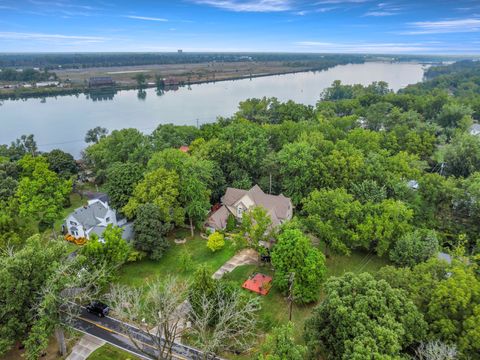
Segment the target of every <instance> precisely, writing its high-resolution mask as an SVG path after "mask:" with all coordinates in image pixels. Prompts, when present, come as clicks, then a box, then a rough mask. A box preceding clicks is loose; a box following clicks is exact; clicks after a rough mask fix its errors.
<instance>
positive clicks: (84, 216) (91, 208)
mask: <svg viewBox="0 0 480 360" xmlns="http://www.w3.org/2000/svg"><path fill="white" fill-rule="evenodd" d="M107 211H108V208H107V207H106V206H105V205H104V204H103V203H102V202H101V201H96V202H94V203H93V204H90V205H88V206H86V207H80V208H78V209H76V210H75V211H74V212H73V214H72V215H73V217H75V219H77V220H78V222H79V223H80V224H82V225H83V226H84V227H85V228H86V229H90V228H92V227H94V226H96V225H98V224H100V220H98V219H97V217H98V218H104V217H105V216H106V215H107Z"/></svg>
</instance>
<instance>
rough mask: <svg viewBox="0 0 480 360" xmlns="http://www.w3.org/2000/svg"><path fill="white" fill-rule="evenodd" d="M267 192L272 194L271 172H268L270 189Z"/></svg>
mask: <svg viewBox="0 0 480 360" xmlns="http://www.w3.org/2000/svg"><path fill="white" fill-rule="evenodd" d="M268 193H269V194H270V195H271V194H272V173H270V190H269V191H268Z"/></svg>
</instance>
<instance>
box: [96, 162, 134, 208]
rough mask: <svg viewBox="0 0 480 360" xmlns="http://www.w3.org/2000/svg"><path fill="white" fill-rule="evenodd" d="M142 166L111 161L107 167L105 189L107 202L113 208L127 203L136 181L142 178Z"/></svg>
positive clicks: (121, 206)
mask: <svg viewBox="0 0 480 360" xmlns="http://www.w3.org/2000/svg"><path fill="white" fill-rule="evenodd" d="M142 177H143V173H142V167H141V166H140V165H139V164H137V163H131V162H127V163H120V162H117V163H113V164H112V165H110V166H109V167H108V170H107V176H106V180H105V191H106V193H107V194H108V202H109V204H110V206H111V207H112V208H114V209H117V210H121V209H122V208H123V207H124V206H125V205H127V203H128V200H129V199H130V197H131V196H132V194H133V190H134V189H135V186H136V185H137V183H138V182H139V181H140V180H141V179H142Z"/></svg>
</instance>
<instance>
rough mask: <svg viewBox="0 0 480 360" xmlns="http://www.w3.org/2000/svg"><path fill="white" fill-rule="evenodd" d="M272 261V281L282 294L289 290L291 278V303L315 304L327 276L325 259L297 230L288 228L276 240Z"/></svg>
mask: <svg viewBox="0 0 480 360" xmlns="http://www.w3.org/2000/svg"><path fill="white" fill-rule="evenodd" d="M271 257H272V265H273V267H274V268H275V277H274V280H273V281H274V284H275V285H276V286H278V288H279V289H280V290H281V291H282V292H287V291H288V290H289V279H290V277H291V274H294V275H293V276H294V280H293V296H294V299H295V300H296V301H297V302H299V303H310V302H312V301H316V300H318V297H319V296H320V286H321V284H322V282H323V280H324V279H325V273H326V267H325V257H324V256H323V254H322V253H321V252H320V251H319V250H318V249H316V248H314V247H313V246H312V243H311V241H310V239H309V238H308V237H306V236H305V235H304V234H303V233H302V232H301V231H300V230H298V229H288V228H287V229H286V230H285V231H284V232H283V233H281V234H280V235H279V236H278V242H277V244H276V245H275V247H274V248H273V250H272V253H271Z"/></svg>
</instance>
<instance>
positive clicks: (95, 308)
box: [87, 301, 110, 317]
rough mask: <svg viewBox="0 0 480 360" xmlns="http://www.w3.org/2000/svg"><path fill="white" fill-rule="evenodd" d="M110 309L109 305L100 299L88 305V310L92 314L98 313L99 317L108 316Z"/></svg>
mask: <svg viewBox="0 0 480 360" xmlns="http://www.w3.org/2000/svg"><path fill="white" fill-rule="evenodd" d="M109 310H110V308H109V307H108V305H105V304H104V303H102V302H100V301H92V302H91V303H90V304H88V305H87V311H88V312H89V313H90V314H95V315H97V316H98V317H104V316H107V315H108V311H109Z"/></svg>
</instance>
